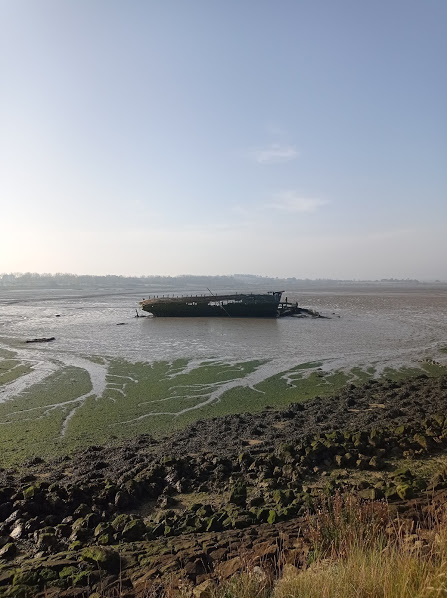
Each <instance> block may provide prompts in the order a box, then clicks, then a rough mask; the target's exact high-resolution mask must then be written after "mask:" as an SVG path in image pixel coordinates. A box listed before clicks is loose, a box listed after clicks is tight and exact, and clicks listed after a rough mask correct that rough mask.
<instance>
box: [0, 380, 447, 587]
mask: <svg viewBox="0 0 447 598" xmlns="http://www.w3.org/2000/svg"><path fill="white" fill-rule="evenodd" d="M446 416H447V377H446V376H444V377H440V378H436V379H431V378H428V377H427V376H424V375H422V376H420V377H418V378H412V379H411V380H408V381H405V382H392V381H389V380H385V381H370V382H368V383H366V384H365V385H364V386H361V387H355V386H352V385H351V386H349V387H347V388H346V389H344V390H343V391H342V392H340V393H339V394H337V395H335V396H333V397H330V398H325V399H322V398H316V399H314V400H312V401H309V402H307V403H303V404H293V405H291V406H289V407H288V408H287V409H284V410H282V411H274V410H269V409H266V410H264V411H263V412H261V413H258V414H243V415H236V416H226V417H222V418H215V419H211V420H207V421H201V422H197V423H195V424H194V425H192V426H191V427H189V428H188V429H186V430H184V431H182V432H180V433H177V434H175V435H173V436H172V437H170V438H165V439H162V440H159V441H156V440H154V439H153V438H151V437H149V436H147V435H143V436H139V437H138V438H136V439H134V440H131V441H128V442H125V443H123V444H122V445H120V446H118V447H117V446H105V447H100V446H92V447H89V448H88V449H85V450H82V451H78V452H76V453H75V454H73V455H71V456H67V457H64V458H59V459H56V460H53V461H48V462H45V463H44V462H43V461H42V459H40V458H39V457H38V456H36V457H35V458H34V459H32V460H30V461H28V462H27V463H26V464H24V465H23V467H20V468H18V469H17V470H10V469H2V470H1V471H0V596H38V595H39V593H40V592H43V591H44V590H45V592H46V594H45V595H46V596H83V595H88V592H91V591H99V592H103V595H106V594H107V592H109V591H110V592H113V591H114V589H115V590H116V588H117V587H118V586H119V587H120V588H121V589H120V591H121V594H120V595H123V596H128V597H131V596H139V595H143V594H144V592H145V591H147V590H148V588H150V587H152V586H157V585H159V584H160V583H164V582H165V581H166V580H167V579H169V580H171V581H172V579H173V578H174V579H175V580H177V581H176V583H183V584H185V583H190V584H196V585H197V584H200V583H202V582H204V581H205V580H207V579H209V578H214V579H219V580H222V579H225V578H227V577H229V576H231V575H232V574H233V573H234V572H236V571H238V570H240V569H241V568H243V567H244V566H245V565H246V564H247V563H248V562H250V563H255V564H256V563H259V562H262V563H263V565H264V566H267V564H268V563H269V562H270V563H272V564H275V566H276V567H278V566H281V563H282V564H284V562H293V563H295V564H298V565H299V564H302V563H304V562H305V560H306V552H307V550H308V543H307V540H306V536H305V533H304V535H303V530H304V529H305V526H304V521H305V518H306V517H308V514H309V513H312V512H313V510H314V509H315V508H316V505H317V504H318V501H320V500H322V497H324V496H331V495H333V494H334V493H337V492H340V493H345V492H354V493H355V494H356V496H357V497H358V499H359V500H361V501H377V500H385V499H386V500H387V501H388V503H389V505H390V509H391V511H392V512H397V511H398V512H400V513H401V516H402V514H406V516H407V517H408V518H411V519H412V520H415V519H418V518H419V517H420V516H421V513H422V512H423V511H424V509H426V508H427V507H428V506H430V505H432V504H433V502H434V498H435V497H437V499H439V500H443V498H442V497H443V492H444V490H445V489H446V488H447V470H446V466H445V464H446V463H447V418H446ZM42 595H43V594H42ZM110 595H113V593H111V594H110Z"/></svg>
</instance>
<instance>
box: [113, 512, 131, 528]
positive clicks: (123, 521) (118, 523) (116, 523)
mask: <svg viewBox="0 0 447 598" xmlns="http://www.w3.org/2000/svg"><path fill="white" fill-rule="evenodd" d="M129 521H132V517H131V516H130V515H125V514H124V513H123V514H121V515H118V517H115V519H114V520H113V521H112V527H113V529H114V530H115V531H117V532H122V531H123V529H124V528H125V527H126V525H127V524H128V523H129Z"/></svg>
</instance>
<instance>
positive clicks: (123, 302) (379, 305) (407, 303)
mask: <svg viewBox="0 0 447 598" xmlns="http://www.w3.org/2000/svg"><path fill="white" fill-rule="evenodd" d="M42 295H43V296H41V297H38V296H36V295H35V294H31V293H21V294H20V296H18V297H17V295H14V296H11V294H8V293H5V292H3V293H2V294H1V295H0V305H1V309H0V337H3V338H9V339H14V341H15V342H14V344H15V345H16V347H17V348H19V347H20V349H21V354H22V356H24V355H28V356H29V358H30V359H33V358H37V359H38V360H41V359H45V356H47V358H49V359H50V360H59V359H61V360H62V361H64V362H67V361H69V360H70V359H73V358H74V356H75V355H77V356H92V355H103V356H110V357H120V358H123V359H126V360H129V361H133V362H134V361H148V362H153V361H160V360H167V361H171V360H173V359H177V358H186V359H207V358H216V359H222V360H230V361H232V360H241V359H247V360H249V359H267V360H272V359H273V360H277V359H283V360H284V361H289V360H293V361H296V362H306V361H313V360H333V359H335V360H337V361H340V362H345V363H346V365H352V364H357V363H368V362H371V361H374V362H375V361H380V362H387V361H388V360H395V359H402V360H403V361H405V360H407V359H409V360H411V359H413V358H415V357H416V356H418V357H420V356H421V353H423V352H424V351H425V350H429V351H432V350H434V349H435V348H436V347H437V346H438V345H439V344H440V343H441V344H442V343H443V342H446V341H447V293H445V292H440V291H431V292H423V291H418V292H415V291H413V292H406V293H391V294H390V293H388V294H387V293H385V292H383V293H377V292H375V293H368V294H367V293H358V294H356V293H355V289H354V292H351V293H334V292H332V293H331V292H324V291H323V292H319V293H300V295H299V296H298V295H297V294H295V293H287V296H288V298H289V300H291V301H295V300H298V301H299V303H300V304H301V305H306V306H309V307H314V308H316V309H317V310H319V311H320V312H321V313H322V314H323V315H327V316H328V319H318V320H314V319H303V318H281V319H277V320H274V319H272V320H270V319H266V320H261V319H230V318H192V319H189V318H187V319H184V318H150V317H147V318H135V317H134V315H135V309H136V307H137V306H138V301H139V300H140V299H141V297H139V296H136V295H134V294H126V295H106V296H100V297H98V296H92V297H85V298H80V297H77V296H76V295H74V294H73V296H71V297H67V293H66V292H64V294H63V298H62V297H60V296H57V295H56V294H55V293H53V294H51V293H49V292H48V291H47V292H45V293H42ZM12 300H13V301H14V302H13V303H12V302H11V301H12ZM57 314H58V315H59V316H60V317H56V315H57ZM121 322H123V323H124V325H119V326H117V324H119V323H121ZM50 336H55V337H56V341H54V342H52V343H48V344H45V345H44V344H38V345H37V344H36V345H26V344H25V343H24V341H25V340H26V339H29V338H35V337H50ZM70 356H71V357H70Z"/></svg>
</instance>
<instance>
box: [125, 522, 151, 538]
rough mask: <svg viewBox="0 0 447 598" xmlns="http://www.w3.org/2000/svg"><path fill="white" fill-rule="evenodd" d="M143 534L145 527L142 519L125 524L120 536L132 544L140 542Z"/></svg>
mask: <svg viewBox="0 0 447 598" xmlns="http://www.w3.org/2000/svg"><path fill="white" fill-rule="evenodd" d="M145 533H146V525H145V523H144V521H143V520H142V519H133V520H132V521H129V522H128V523H126V525H125V526H124V529H123V531H122V532H121V535H122V537H123V538H124V539H125V540H129V541H130V542H134V541H136V540H141V539H142V538H143V536H144V534H145Z"/></svg>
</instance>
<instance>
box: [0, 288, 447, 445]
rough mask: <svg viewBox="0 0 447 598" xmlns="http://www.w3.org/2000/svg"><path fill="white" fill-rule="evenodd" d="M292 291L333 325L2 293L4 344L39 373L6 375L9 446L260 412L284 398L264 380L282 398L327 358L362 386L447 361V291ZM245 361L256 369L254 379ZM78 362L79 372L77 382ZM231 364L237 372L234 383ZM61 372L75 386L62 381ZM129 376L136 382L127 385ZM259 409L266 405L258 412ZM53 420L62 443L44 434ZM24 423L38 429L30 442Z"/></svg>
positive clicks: (90, 297) (330, 366) (117, 300)
mask: <svg viewBox="0 0 447 598" xmlns="http://www.w3.org/2000/svg"><path fill="white" fill-rule="evenodd" d="M287 296H288V298H289V300H290V301H298V302H299V304H300V305H302V306H306V307H312V308H315V309H317V310H319V311H320V313H322V315H324V316H326V318H324V319H323V318H322V319H309V318H293V317H292V318H281V319H230V318H194V319H193V318H151V317H144V318H135V309H136V308H137V306H138V301H139V300H141V297H140V296H137V295H136V294H135V293H121V294H115V295H110V294H100V295H98V294H94V293H90V294H85V293H84V296H80V294H79V293H77V292H72V293H68V292H67V291H64V292H63V293H61V292H60V291H59V292H49V291H45V292H44V291H42V292H40V293H33V294H31V293H26V292H16V293H5V292H3V293H0V349H2V348H3V349H10V350H11V354H10V356H12V355H13V356H14V359H16V361H17V363H23V364H26V365H27V366H28V367H29V368H30V371H29V373H26V374H24V375H22V376H21V377H19V378H18V379H16V380H14V381H12V382H10V383H3V384H1V380H0V406H1V407H2V409H3V410H2V414H3V415H2V419H0V424H2V425H3V426H5V427H4V428H3V429H4V430H6V429H7V427H10V428H11V430H12V431H13V432H14V430H17V435H16V432H14V433H13V432H11V434H13V435H12V436H10V438H11V439H10V440H9V441H8V442H9V443H11V442H12V439H13V438H16V448H19V449H21V450H25V449H26V450H28V448H26V447H27V446H28V445H30V444H31V445H33V443H35V442H36V441H39V439H42V438H44V439H46V440H45V442H46V443H47V444H48V442H50V441H51V442H54V443H55V444H54V446H55V447H56V448H57V446H59V445H58V444H57V443H58V442H59V441H60V440H62V439H63V440H65V439H66V438H67V437H69V440H70V442H73V443H75V444H76V443H78V444H82V443H83V442H87V439H88V434H87V436H86V427H85V426H87V427H88V425H90V423H89V422H90V421H91V422H93V424H92V426H93V430H91V431H90V433H91V434H93V436H91V438H90V439H93V438H96V433H97V432H99V429H100V427H101V426H102V427H104V426H105V428H106V429H107V432H104V434H105V435H107V434H115V433H120V434H125V433H129V434H134V433H135V426H140V427H139V428H138V430H139V431H140V432H141V431H144V432H146V431H150V432H153V431H154V430H156V429H157V428H158V426H159V422H161V423H163V422H162V419H163V417H165V420H164V424H163V425H165V427H166V426H168V425H170V424H169V422H167V420H166V417H168V419H169V418H173V419H175V418H177V419H180V418H181V417H182V416H183V415H185V414H191V413H192V412H193V413H197V417H203V416H204V415H203V414H204V413H205V411H204V409H205V410H206V409H208V411H207V412H206V413H208V416H209V415H210V413H211V412H210V411H209V407H210V406H211V405H212V406H213V412H214V406H216V407H217V406H218V405H219V404H220V405H223V407H222V408H221V410H220V411H222V412H223V413H226V412H232V411H233V410H234V409H236V410H237V408H238V405H239V404H240V405H243V404H245V402H244V401H245V400H246V398H247V397H250V396H253V394H255V396H256V397H257V396H259V405H261V404H264V403H266V401H268V403H266V404H270V401H272V402H275V401H276V400H278V397H277V396H276V395H275V394H274V393H275V391H274V390H273V394H272V392H270V391H269V392H267V391H265V388H264V390H260V386H259V385H261V386H262V383H263V381H265V380H267V379H270V381H271V377H272V376H274V375H276V374H280V377H281V379H282V380H283V381H284V383H283V386H282V387H281V385H279V386H276V387H275V386H274V385H273V386H270V388H278V389H279V388H282V389H283V390H281V391H279V390H278V392H281V393H283V394H284V389H288V388H289V389H290V388H293V387H294V382H295V380H296V378H295V376H296V372H295V373H294V368H296V366H298V365H300V364H306V363H309V362H312V363H315V362H318V363H319V364H321V367H322V369H323V370H325V371H326V372H330V371H332V370H343V371H345V372H349V376H348V379H351V380H354V379H355V376H356V374H355V372H352V368H353V367H354V366H360V368H363V369H365V368H367V367H369V366H373V368H374V370H375V373H376V374H380V372H381V371H382V370H383V368H385V367H391V368H398V367H400V366H402V365H417V364H419V365H420V361H421V360H422V359H436V360H437V361H439V362H441V363H443V364H447V354H446V353H443V352H440V349H441V348H442V347H445V346H446V345H447V292H446V289H441V290H439V289H428V290H427V289H425V290H421V289H411V290H407V292H404V293H402V292H384V291H382V292H378V291H377V289H374V290H372V291H371V290H370V289H366V290H365V289H364V288H362V287H359V288H352V287H351V288H350V289H347V290H346V289H344V290H337V291H334V289H333V288H332V289H328V290H322V289H320V290H319V291H318V292H315V291H313V290H308V291H305V290H302V291H301V292H300V294H299V295H298V294H296V293H292V292H288V293H287ZM56 316H58V317H56ZM121 323H123V324H124V325H118V324H121ZM51 336H54V337H55V338H56V340H55V341H53V342H50V343H43V344H40V343H39V344H26V343H25V341H26V340H27V339H32V338H40V337H51ZM177 359H183V360H184V361H183V362H182V364H175V366H174V365H173V366H172V367H167V366H163V367H162V368H161V370H157V371H160V372H161V373H160V376H161V378H158V379H157V378H149V379H148V378H147V375H149V374H148V373H147V370H148V368H146V367H142V366H138V365H135V366H134V365H132V364H137V363H138V362H143V363H156V362H168V363H171V364H172V362H173V361H174V360H177ZM216 362H219V364H220V365H219V364H218V365H217V367H216V368H215V372H216V373H215V374H213V376H214V378H213V377H212V378H210V377H209V375H208V376H207V375H205V371H206V367H204V364H216ZM222 363H228V364H234V365H230V366H229V367H228V366H222ZM241 363H245V364H247V366H248V367H247V369H246V371H245V372H244V373H243V374H242V375H241V374H240V367H241ZM249 364H250V365H249ZM67 366H71V367H73V368H76V370H74V371H76V372H78V373H77V374H73V376H71V375H70V377H69V379H68V380H67V377H65V378H64V372H67ZM222 367H224V369H225V367H226V368H227V369H226V372H227V374H226V375H225V376H224V377H222V373H219V372H222ZM316 367H317V366H315V365H314V367H313V368H308V369H307V370H303V374H302V375H303V376H306V375H310V374H311V372H312V371H315V368H316ZM117 368H118V370H117ZM150 369H151V368H149V370H150ZM233 370H234V371H233ZM79 372H83V374H82V375H83V376H84V377H86V380H87V381H88V379H90V385H87V387H85V386H83V387H82V390H81V389H80V390H79V394H73V392H70V385H71V384H72V383H75V382H76V380H78V379H80V374H79ZM198 372H200V373H199V374H198ZM230 372H231V373H230ZM306 372H307V373H306ZM182 374H187V376H186V377H185V376H183V377H182V376H181V375H182ZM55 375H56V376H59V375H60V376H61V378H60V379H61V380H65V382H63V383H57V384H56V386H55V379H54V376H55ZM204 375H205V378H203V376H204ZM65 376H66V375H65ZM129 376H134V377H135V379H132V380H131V378H129ZM189 376H191V378H189ZM81 377H82V376H81ZM178 377H181V379H182V382H181V386H180V387H179V386H177V384H179V383H178V382H177V378H178ZM124 378H126V379H127V378H129V380H130V381H131V382H132V384H130V386H127V385H126V383H125V381H124ZM202 378H203V379H202ZM159 382H161V386H160V384H159ZM202 382H203V383H202ZM76 383H77V382H76ZM321 384H322V385H323V387H322V390H323V389H324V385H325V384H327V382H326V381H325V380H324V379H321ZM50 389H52V390H50ZM235 390H237V392H238V394H237V398H236V399H235V398H234V394H233V395H231V398H230V399H228V393H229V392H230V394H231V392H233V391H235ZM250 392H251V395H250ZM282 398H283V399H286V398H287V397H286V396H283V397H282ZM287 400H288V399H287ZM92 401H93V405H92ZM225 401H226V402H225ZM235 401H236V403H235ZM224 402H225V405H224ZM16 405H17V406H16ZM259 405H258V402H257V399H256V402H255V403H254V404H253V408H255V409H256V408H257V407H259ZM86 413H88V415H86ZM105 417H106V418H108V419H107V422H104V418H105ZM86 418H87V419H86ZM160 418H162V419H160ZM44 419H45V420H46V421H48V426H52V430H53V432H52V434H53V436H51V435H50V436H47V431H46V429H45V430H43V431H42V430H41V429H40V428H39V425H40V422H42V421H43V420H44ZM56 420H57V421H56ZM31 421H33V423H32V424H31ZM21 422H22V423H26V429H27V430H31V433H29V432H27V433H26V434H25V436H22V437H21V436H20V434H23V429H22V428H21V427H20V426H21ZM117 427H118V428H117ZM126 430H127V431H126ZM30 437H31V439H30ZM104 437H105V436H104ZM8 446H9V445H8ZM33 446H34V445H33ZM48 446H49V445H48ZM4 448H5V447H4ZM44 448H45V447H43V448H41V449H40V450H44ZM13 449H14V447H12V449H11V450H13ZM5 450H6V448H5ZM29 450H31V449H29Z"/></svg>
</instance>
